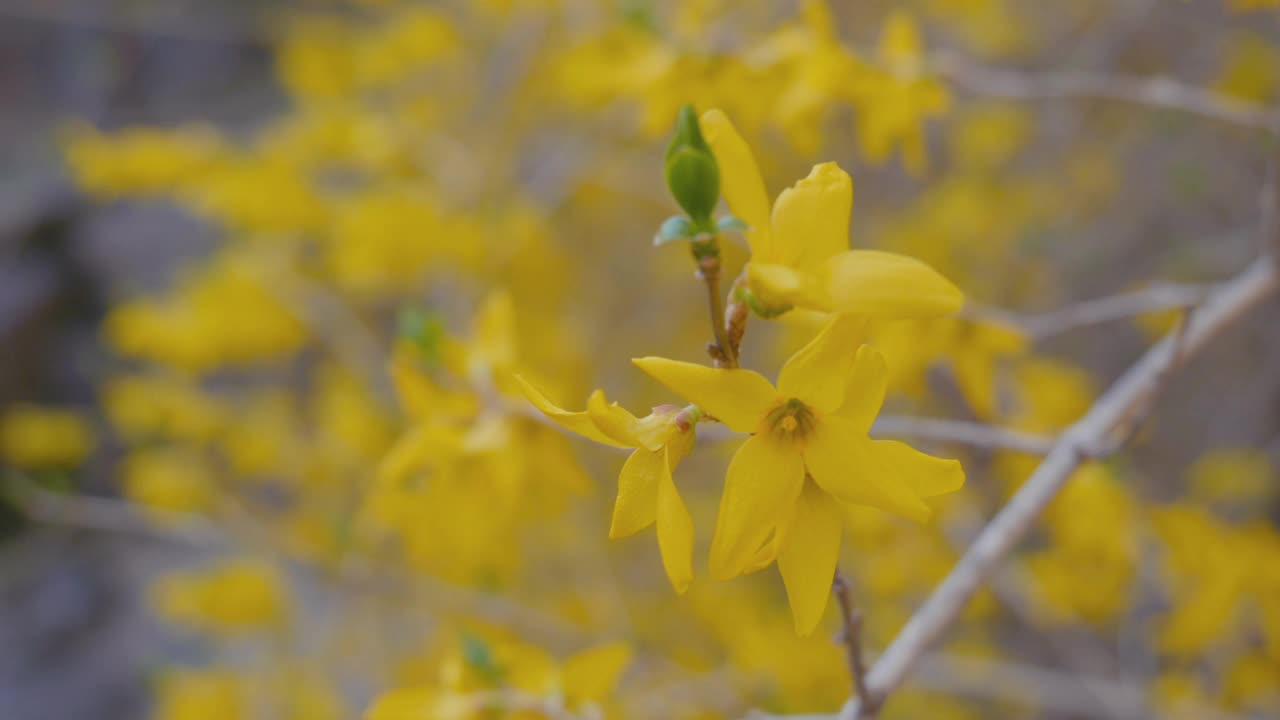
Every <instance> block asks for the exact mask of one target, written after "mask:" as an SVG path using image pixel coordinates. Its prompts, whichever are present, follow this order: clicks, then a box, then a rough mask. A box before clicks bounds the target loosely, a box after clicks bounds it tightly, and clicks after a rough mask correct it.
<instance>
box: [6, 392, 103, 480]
mask: <svg viewBox="0 0 1280 720" xmlns="http://www.w3.org/2000/svg"><path fill="white" fill-rule="evenodd" d="M96 444H97V440H96V438H95V433H94V430H93V426H92V425H91V424H90V422H89V420H88V418H87V417H85V415H84V413H83V412H81V411H79V410H71V409H67V408H57V407H49V406H41V405H30V404H21V405H13V406H10V407H8V408H5V409H4V412H3V414H0V461H3V462H4V463H5V464H8V465H12V466H15V467H20V468H29V469H45V468H73V467H75V466H77V465H79V464H80V463H82V462H84V460H85V458H87V457H88V456H89V453H91V452H93V448H94V446H95V445H96Z"/></svg>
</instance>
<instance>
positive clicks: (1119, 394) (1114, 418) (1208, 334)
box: [838, 258, 1280, 720]
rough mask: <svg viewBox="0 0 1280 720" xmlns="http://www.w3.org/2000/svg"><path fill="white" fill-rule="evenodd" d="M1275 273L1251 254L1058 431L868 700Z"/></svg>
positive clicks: (919, 615) (1265, 291)
mask: <svg viewBox="0 0 1280 720" xmlns="http://www.w3.org/2000/svg"><path fill="white" fill-rule="evenodd" d="M1277 277H1278V274H1277V270H1276V269H1275V266H1274V265H1273V264H1272V262H1271V260H1270V259H1269V258H1263V259H1259V260H1257V261H1255V262H1254V263H1253V264H1252V265H1250V266H1249V268H1248V269H1246V270H1245V271H1244V272H1242V273H1241V274H1240V275H1239V276H1237V277H1236V278H1235V279H1234V280H1232V281H1231V282H1229V283H1227V284H1225V285H1224V286H1222V287H1221V288H1219V289H1218V290H1217V291H1216V292H1214V293H1213V294H1212V295H1211V296H1210V297H1209V298H1208V299H1207V300H1206V301H1205V302H1204V304H1203V305H1202V306H1201V307H1200V308H1199V309H1198V310H1197V311H1196V313H1195V314H1194V316H1193V317H1192V318H1191V320H1190V322H1188V323H1186V326H1185V328H1184V329H1180V330H1177V331H1175V332H1173V333H1170V334H1169V335H1168V336H1166V337H1165V339H1164V340H1162V341H1161V342H1160V343H1158V344H1156V345H1155V346H1154V347H1152V348H1151V349H1150V350H1149V351H1148V352H1147V353H1146V354H1145V355H1144V356H1143V357H1142V359H1141V360H1139V361H1138V362H1137V363H1135V364H1134V365H1133V366H1132V367H1131V368H1130V369H1129V370H1128V372H1126V373H1125V374H1124V375H1123V376H1122V377H1121V378H1120V379H1119V380H1117V381H1116V382H1115V383H1114V384H1113V385H1112V386H1111V388H1110V389H1108V390H1107V392H1106V393H1104V394H1103V395H1102V396H1101V397H1100V398H1098V400H1097V402H1096V403H1095V404H1094V405H1093V407H1092V408H1091V409H1090V410H1089V412H1088V413H1086V414H1085V416H1084V417H1083V418H1081V419H1080V420H1079V421H1078V422H1077V423H1076V424H1075V425H1073V426H1071V427H1070V428H1068V429H1067V431H1066V432H1064V433H1063V434H1062V435H1061V436H1060V437H1059V439H1058V441H1057V443H1056V444H1055V445H1054V447H1053V449H1052V450H1051V451H1050V452H1049V454H1048V456H1046V457H1045V459H1044V460H1043V461H1042V462H1041V464H1040V466H1039V467H1038V468H1037V469H1036V470H1035V472H1033V473H1032V475H1031V477H1030V478H1028V479H1027V481H1026V482H1025V483H1023V485H1022V487H1021V488H1020V489H1019V490H1018V492H1017V493H1015V494H1014V496H1013V498H1012V499H1011V500H1010V501H1009V503H1008V504H1007V505H1005V507H1004V508H1003V509H1002V510H1001V511H1000V512H999V513H998V514H997V515H996V516H995V518H994V519H993V520H992V521H991V523H990V524H988V525H987V526H986V528H984V529H983V531H982V532H981V534H979V536H978V538H977V540H975V541H974V543H973V545H971V546H970V547H969V550H968V551H967V552H966V553H965V554H964V556H963V557H962V558H961V559H960V561H959V562H958V563H957V564H956V566H955V567H954V568H953V569H952V570H951V572H950V573H949V574H948V575H947V577H946V578H945V579H944V580H943V581H942V582H941V583H940V584H939V585H938V587H937V588H936V589H935V590H934V592H933V594H932V595H931V596H930V597H929V599H928V600H927V601H925V603H924V604H923V605H922V606H921V607H920V608H919V609H918V610H917V611H916V613H915V614H914V615H913V616H912V617H911V619H910V621H908V622H907V624H906V626H905V627H903V629H902V631H901V632H899V633H898V636H897V638H895V639H894V641H893V643H892V644H891V645H890V646H889V648H888V649H887V650H886V651H885V653H884V655H883V656H882V657H881V658H880V660H879V661H878V662H877V663H876V664H875V666H874V667H873V668H872V669H871V671H870V673H869V674H868V675H867V686H868V690H869V693H870V694H869V696H868V698H867V701H868V702H872V703H879V702H883V700H884V699H885V698H886V697H887V696H888V695H889V693H891V692H892V691H893V690H894V689H895V688H896V687H898V686H899V685H900V684H902V682H903V681H904V680H906V678H907V676H908V675H909V674H910V673H911V672H912V670H913V669H915V667H916V666H917V664H918V663H919V661H920V658H921V657H922V656H923V655H924V653H925V651H926V650H927V649H928V648H929V647H930V646H932V645H933V644H934V643H935V642H936V641H937V640H938V639H939V637H941V635H942V633H943V632H944V631H945V630H946V629H947V628H948V627H949V626H950V625H951V623H952V622H954V621H955V619H956V618H957V617H958V616H959V615H960V612H961V611H962V610H963V608H964V607H965V605H966V604H967V603H968V601H969V599H970V598H971V597H972V596H973V595H974V593H976V592H977V591H978V589H979V588H980V587H981V586H982V584H983V582H984V581H985V580H986V579H987V578H988V577H990V576H991V574H992V573H993V572H995V570H996V568H997V567H998V566H999V565H1000V563H1001V562H1002V561H1003V560H1004V558H1005V557H1006V556H1007V555H1008V554H1009V553H1010V552H1011V551H1012V550H1013V548H1014V546H1015V545H1016V544H1017V543H1018V541H1020V540H1021V539H1022V537H1023V536H1025V535H1026V534H1027V532H1028V531H1029V530H1030V529H1031V527H1032V524H1033V523H1034V522H1035V519H1036V517H1038V516H1039V514H1040V512H1041V511H1042V510H1044V508H1045V506H1047V505H1048V504H1049V503H1050V502H1051V501H1052V500H1053V499H1054V497H1056V496H1057V494H1058V492H1059V491H1060V490H1061V489H1062V487H1063V486H1064V485H1065V484H1066V482H1067V480H1068V479H1069V478H1070V477H1071V476H1072V474H1073V473H1074V472H1075V470H1076V468H1078V467H1079V466H1080V465H1081V464H1082V463H1083V462H1084V461H1085V460H1086V459H1088V458H1090V457H1094V456H1096V452H1097V450H1098V449H1099V448H1103V447H1105V443H1106V441H1107V440H1108V439H1109V438H1110V437H1111V436H1112V433H1113V432H1114V431H1115V429H1116V427H1117V425H1118V424H1120V423H1122V422H1124V421H1125V419H1126V418H1127V417H1128V416H1130V414H1131V413H1132V412H1133V410H1134V408H1135V407H1138V406H1139V405H1140V404H1142V403H1145V402H1148V401H1149V399H1150V394H1151V389H1152V388H1153V387H1156V386H1158V383H1159V379H1160V375H1161V373H1162V372H1163V371H1164V368H1167V367H1170V365H1171V360H1174V359H1177V358H1179V357H1181V358H1183V359H1185V358H1189V357H1191V356H1193V355H1194V354H1195V353H1197V352H1199V351H1200V350H1201V349H1203V348H1204V347H1205V346H1206V345H1207V344H1208V343H1209V342H1210V341H1211V340H1212V339H1213V338H1215V337H1217V335H1218V334H1219V333H1221V332H1222V331H1223V330H1225V329H1226V328H1227V327H1229V326H1230V325H1231V324H1232V323H1233V322H1235V321H1236V320H1237V319H1239V318H1240V317H1241V316H1242V315H1244V314H1245V313H1246V312H1247V311H1248V310H1250V309H1251V308H1253V307H1254V306H1255V305H1257V304H1258V303H1260V302H1262V301H1263V300H1265V299H1267V298H1268V297H1270V296H1272V295H1273V294H1275V292H1276V290H1277V287H1278V286H1280V282H1278V281H1277ZM1179 334H1181V335H1182V337H1181V338H1179ZM1108 449H1111V450H1114V449H1117V448H1114V447H1113V448H1108ZM838 717H839V718H840V720H855V719H856V718H859V717H861V704H860V701H859V700H858V699H857V698H851V699H850V700H849V702H847V703H846V704H845V706H844V708H842V709H841V711H840V714H839V716H838Z"/></svg>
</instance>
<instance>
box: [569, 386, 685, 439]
mask: <svg viewBox="0 0 1280 720" xmlns="http://www.w3.org/2000/svg"><path fill="white" fill-rule="evenodd" d="M587 416H588V417H590V418H591V422H592V423H593V424H595V426H596V427H597V428H599V430H600V431H601V432H603V433H604V434H605V435H608V436H609V437H611V438H613V439H614V440H615V441H617V442H620V443H622V444H623V445H626V446H627V447H644V448H647V449H649V450H657V449H659V448H661V447H662V444H663V442H664V441H665V438H664V437H663V436H662V435H663V432H662V431H664V430H666V428H661V427H657V426H656V425H655V424H652V423H651V424H650V427H647V428H646V427H645V426H644V425H643V423H642V421H641V420H640V418H637V417H636V416H635V415H632V414H631V413H630V411H628V410H627V409H626V408H624V407H622V406H621V405H619V404H618V403H616V402H615V403H610V402H605V398H604V393H602V392H595V393H592V394H591V397H589V398H587ZM655 430H656V431H657V432H655Z"/></svg>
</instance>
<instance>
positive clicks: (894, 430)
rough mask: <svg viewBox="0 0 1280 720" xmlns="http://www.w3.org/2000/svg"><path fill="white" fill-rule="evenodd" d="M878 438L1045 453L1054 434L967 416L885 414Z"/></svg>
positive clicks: (875, 430) (875, 431) (878, 422)
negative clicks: (972, 419) (964, 418)
mask: <svg viewBox="0 0 1280 720" xmlns="http://www.w3.org/2000/svg"><path fill="white" fill-rule="evenodd" d="M871 436H872V437H876V438H910V439H915V440H932V441H935V442H943V443H955V444H957V445H965V446H968V447H975V448H986V449H991V450H1015V451H1018V452H1024V453H1028V454H1031V455H1044V454H1047V453H1048V452H1049V451H1050V450H1052V449H1053V443H1054V438H1052V437H1049V436H1047V435H1038V434H1035V433H1029V432H1022V431H1021V430H1013V429H1010V428H1003V427H998V426H996V425H986V424H983V423H976V422H968V421H963V420H941V419H937V418H922V417H906V416H902V415H881V416H880V417H878V418H876V422H875V424H874V425H872V426H871Z"/></svg>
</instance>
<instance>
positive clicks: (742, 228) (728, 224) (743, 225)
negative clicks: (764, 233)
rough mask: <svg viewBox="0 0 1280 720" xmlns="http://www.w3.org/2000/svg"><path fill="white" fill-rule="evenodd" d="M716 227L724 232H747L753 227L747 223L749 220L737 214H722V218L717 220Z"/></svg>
mask: <svg viewBox="0 0 1280 720" xmlns="http://www.w3.org/2000/svg"><path fill="white" fill-rule="evenodd" d="M716 229H717V230H719V231H720V232H722V233H726V232H746V231H747V230H750V229H751V226H750V225H748V224H747V221H745V220H743V219H742V218H740V217H737V216H736V215H721V216H720V218H719V219H718V220H716Z"/></svg>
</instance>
